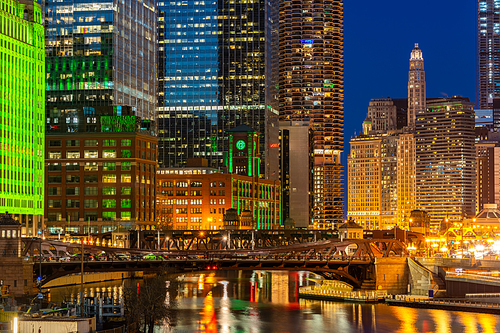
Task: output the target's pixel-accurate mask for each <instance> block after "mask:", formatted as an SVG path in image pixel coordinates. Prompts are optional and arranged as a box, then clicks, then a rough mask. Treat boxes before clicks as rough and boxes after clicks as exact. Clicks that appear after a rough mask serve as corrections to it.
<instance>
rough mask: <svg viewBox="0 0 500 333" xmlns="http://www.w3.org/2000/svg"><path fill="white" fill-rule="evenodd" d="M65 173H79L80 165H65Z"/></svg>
mask: <svg viewBox="0 0 500 333" xmlns="http://www.w3.org/2000/svg"><path fill="white" fill-rule="evenodd" d="M66 171H80V163H78V162H77V163H66Z"/></svg>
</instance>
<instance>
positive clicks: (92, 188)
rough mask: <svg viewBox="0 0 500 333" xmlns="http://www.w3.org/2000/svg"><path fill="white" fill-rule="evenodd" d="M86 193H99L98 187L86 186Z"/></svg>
mask: <svg viewBox="0 0 500 333" xmlns="http://www.w3.org/2000/svg"><path fill="white" fill-rule="evenodd" d="M85 195H97V187H85Z"/></svg>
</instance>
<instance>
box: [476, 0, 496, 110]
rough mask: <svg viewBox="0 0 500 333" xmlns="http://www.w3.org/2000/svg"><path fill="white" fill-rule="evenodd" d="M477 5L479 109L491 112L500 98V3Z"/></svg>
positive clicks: (491, 0) (490, 0)
mask: <svg viewBox="0 0 500 333" xmlns="http://www.w3.org/2000/svg"><path fill="white" fill-rule="evenodd" d="M477 3H478V19H477V24H478V26H477V42H478V45H477V60H478V62H477V65H478V68H477V80H478V81H477V85H476V87H477V96H476V99H477V108H478V109H490V110H491V109H493V99H494V98H495V97H500V69H499V65H500V1H498V0H480V1H478V2H477Z"/></svg>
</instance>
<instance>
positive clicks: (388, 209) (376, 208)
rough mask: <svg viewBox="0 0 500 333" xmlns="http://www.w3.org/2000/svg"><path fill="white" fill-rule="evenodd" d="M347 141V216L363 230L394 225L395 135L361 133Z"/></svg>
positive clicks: (396, 142)
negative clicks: (348, 144)
mask: <svg viewBox="0 0 500 333" xmlns="http://www.w3.org/2000/svg"><path fill="white" fill-rule="evenodd" d="M350 143H351V154H350V155H349V157H348V158H347V163H348V178H347V179H348V197H349V200H348V210H347V215H348V216H349V217H350V218H352V219H354V220H355V221H356V222H357V223H358V224H360V225H361V226H362V227H363V228H365V229H389V228H392V227H394V225H395V224H397V220H396V209H397V193H396V190H397V147H398V136H397V134H396V133H391V132H390V133H388V134H381V135H364V134H363V135H360V136H358V137H356V138H353V139H351V142H350Z"/></svg>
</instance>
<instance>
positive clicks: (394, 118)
mask: <svg viewBox="0 0 500 333" xmlns="http://www.w3.org/2000/svg"><path fill="white" fill-rule="evenodd" d="M397 111H398V108H397V106H396V105H395V104H394V101H393V100H392V99H391V98H373V99H371V100H370V103H369V104H368V114H367V118H370V119H371V121H372V131H375V132H378V133H383V132H387V131H393V130H396V129H397V125H398V114H397Z"/></svg>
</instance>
